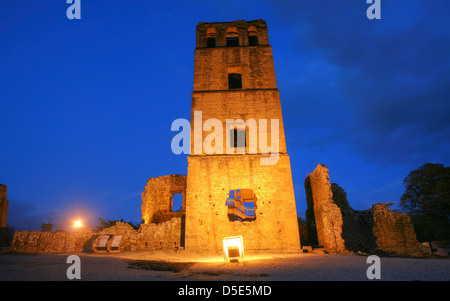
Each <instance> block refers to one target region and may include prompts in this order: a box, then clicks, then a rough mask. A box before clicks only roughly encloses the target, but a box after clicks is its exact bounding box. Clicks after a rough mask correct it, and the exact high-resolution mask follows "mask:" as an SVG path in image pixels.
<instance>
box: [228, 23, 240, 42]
mask: <svg viewBox="0 0 450 301" xmlns="http://www.w3.org/2000/svg"><path fill="white" fill-rule="evenodd" d="M226 39H227V47H237V46H239V33H238V30H237V28H236V27H228V29H227V32H226Z"/></svg>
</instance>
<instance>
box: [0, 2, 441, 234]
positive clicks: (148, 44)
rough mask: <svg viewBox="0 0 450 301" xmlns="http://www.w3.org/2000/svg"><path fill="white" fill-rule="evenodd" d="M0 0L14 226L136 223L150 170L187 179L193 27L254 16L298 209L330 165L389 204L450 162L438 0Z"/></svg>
mask: <svg viewBox="0 0 450 301" xmlns="http://www.w3.org/2000/svg"><path fill="white" fill-rule="evenodd" d="M68 7H69V4H66V1H65V0H58V1H57V0H52V1H7V0H0V113H1V115H0V116H1V117H0V143H1V144H0V183H2V184H5V185H7V186H8V199H9V201H10V205H9V215H8V224H9V225H11V226H15V227H17V228H18V229H20V230H33V229H36V230H37V229H39V228H40V224H41V223H45V222H47V221H48V220H47V218H53V223H54V229H58V228H67V223H68V220H70V219H73V218H76V217H77V216H82V217H83V218H84V219H85V220H86V223H87V225H88V226H91V227H93V226H94V225H95V223H96V220H97V218H98V217H104V218H106V219H120V218H123V219H125V220H127V221H133V222H140V218H141V213H140V205H141V197H140V194H141V193H142V191H143V189H144V187H145V184H146V182H147V180H148V178H149V177H157V176H163V175H168V174H186V173H187V159H186V155H175V154H173V153H172V151H171V148H170V142H171V140H172V138H173V137H174V136H175V134H176V133H175V132H171V130H170V126H171V124H172V122H173V121H174V120H175V119H177V118H185V119H190V106H191V92H192V90H193V67H194V48H195V28H196V25H197V24H198V23H199V22H202V21H203V22H223V21H233V20H254V19H264V20H265V21H266V22H267V25H268V28H269V40H270V44H271V45H272V47H273V56H274V62H275V72H276V76H277V84H278V88H279V90H280V97H281V105H282V109H283V115H284V123H285V131H286V140H287V149H288V153H289V155H290V158H291V164H292V176H293V181H294V189H295V194H296V202H297V211H298V214H299V215H301V216H304V212H305V210H306V200H305V193H304V187H303V183H304V179H305V176H306V175H307V174H309V173H311V172H312V171H313V170H314V168H315V167H316V166H317V164H319V163H322V164H325V165H327V166H328V168H329V169H330V180H331V182H335V183H338V184H339V185H340V186H342V187H343V188H344V189H345V190H346V192H347V196H348V200H349V202H350V205H351V206H352V207H353V208H354V209H368V208H370V207H371V206H372V205H373V204H375V203H378V202H396V201H398V200H399V199H400V196H401V195H402V193H403V191H404V186H403V179H404V178H405V177H406V176H407V174H408V172H409V171H411V170H413V169H416V168H418V167H419V166H421V165H422V164H424V163H426V162H432V163H442V164H444V165H446V166H448V165H449V163H450V157H449V154H450V118H449V116H450V99H449V98H450V97H449V96H450V30H449V28H450V18H449V13H448V11H449V9H450V4H449V3H448V1H444V0H442V1H438V0H434V1H425V0H423V1H419V0H395V1H393V0H381V20H369V19H368V18H367V17H366V10H367V8H368V7H369V4H366V1H365V0H345V1H336V0H317V1H312V0H311V1H300V0H296V1H281V0H278V1H261V0H259V1H211V0H209V1H203V0H199V1H157V2H156V1H148V0H147V1H144V0H142V1H125V0H121V1H117V0H95V1H92V0H91V1H88V0H81V20H69V19H67V17H66V10H67V8H68Z"/></svg>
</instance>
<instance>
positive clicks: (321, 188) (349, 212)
mask: <svg viewBox="0 0 450 301" xmlns="http://www.w3.org/2000/svg"><path fill="white" fill-rule="evenodd" d="M305 189H306V194H307V203H308V210H309V214H307V224H309V227H307V229H308V230H309V229H310V228H314V225H315V229H313V231H312V232H311V233H308V236H311V235H314V230H315V231H316V233H317V239H318V243H319V245H322V246H323V247H324V248H325V250H326V251H327V252H332V253H346V252H348V251H351V252H364V253H369V254H381V255H385V254H397V255H406V256H412V257H422V256H424V252H423V249H422V247H421V245H420V244H419V243H418V242H417V239H416V235H415V232H414V228H413V225H412V223H411V219H410V218H409V216H408V215H407V214H405V213H401V212H395V211H392V210H389V209H388V208H389V206H388V205H387V204H376V205H374V206H372V208H371V209H367V210H353V209H352V208H351V206H350V204H349V203H348V200H347V194H346V192H345V191H344V189H342V187H340V186H339V185H337V184H334V183H330V181H329V174H328V168H327V167H326V166H324V165H321V164H319V165H318V166H317V167H316V169H315V170H314V172H313V173H312V174H310V175H309V176H308V177H307V178H306V180H305ZM311 207H312V208H311ZM311 209H313V212H314V214H313V215H312V214H311ZM308 210H307V213H308ZM308 217H309V218H308ZM311 218H314V220H311ZM336 226H338V227H336ZM310 240H311V238H310Z"/></svg>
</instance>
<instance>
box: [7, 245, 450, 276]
mask: <svg viewBox="0 0 450 301" xmlns="http://www.w3.org/2000/svg"><path fill="white" fill-rule="evenodd" d="M69 255H72V254H34V255H20V254H2V255H0V280H1V281H10V280H44V281H45V280H51V281H60V280H68V279H67V276H66V271H67V269H68V267H69V266H71V264H68V263H66V260H67V257H68V256H69ZM73 255H77V256H79V257H80V259H81V280H88V281H89V280H91V281H98V280H102V281H109V280H113V281H121V280H153V281H154V280H156V281H158V280H182V281H186V280H227V281H228V280H232V281H241V280H244V281H249V280H250V281H260V280H261V281H274V280H275V281H278V280H293V281H299V280H314V281H316V280H319V281H320V280H327V281H334V280H336V281H347V280H351V281H359V280H368V279H367V277H366V271H367V268H368V267H369V266H370V265H371V264H367V263H366V259H367V257H365V256H358V255H331V254H267V253H264V254H262V253H260V254H258V253H253V254H246V258H245V259H246V261H245V262H244V263H239V264H235V263H224V262H223V257H222V256H221V255H220V254H193V253H189V252H186V251H178V252H173V251H152V252H125V253H116V254H109V253H107V254H86V253H79V254H73ZM139 268H142V269H139ZM449 271H450V259H448V258H446V259H439V258H436V259H412V258H386V257H382V258H381V280H388V281H411V280H424V281H427V280H432V281H449V280H450V276H449Z"/></svg>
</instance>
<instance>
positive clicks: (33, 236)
mask: <svg viewBox="0 0 450 301" xmlns="http://www.w3.org/2000/svg"><path fill="white" fill-rule="evenodd" d="M181 224H182V219H181V218H176V217H175V218H172V219H171V220H169V221H166V222H163V223H160V224H147V225H146V224H141V226H140V228H139V229H138V230H135V229H133V227H131V226H130V225H129V224H127V223H121V222H117V223H116V225H115V226H112V227H109V228H106V229H103V230H101V231H99V232H95V231H94V230H92V229H83V230H79V231H76V232H71V233H68V232H65V231H57V232H41V231H16V233H15V235H14V239H13V242H12V251H13V252H18V253H77V252H90V251H97V247H98V245H99V242H100V239H101V238H102V237H103V236H105V235H108V236H110V239H109V240H108V243H107V249H106V250H107V251H111V244H112V242H113V239H114V237H115V236H117V235H120V236H122V239H121V241H120V244H119V249H118V250H117V251H119V252H121V251H136V250H158V249H174V248H179V247H180V246H181V243H182V242H181V240H182V227H181ZM106 250H105V251H106Z"/></svg>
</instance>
